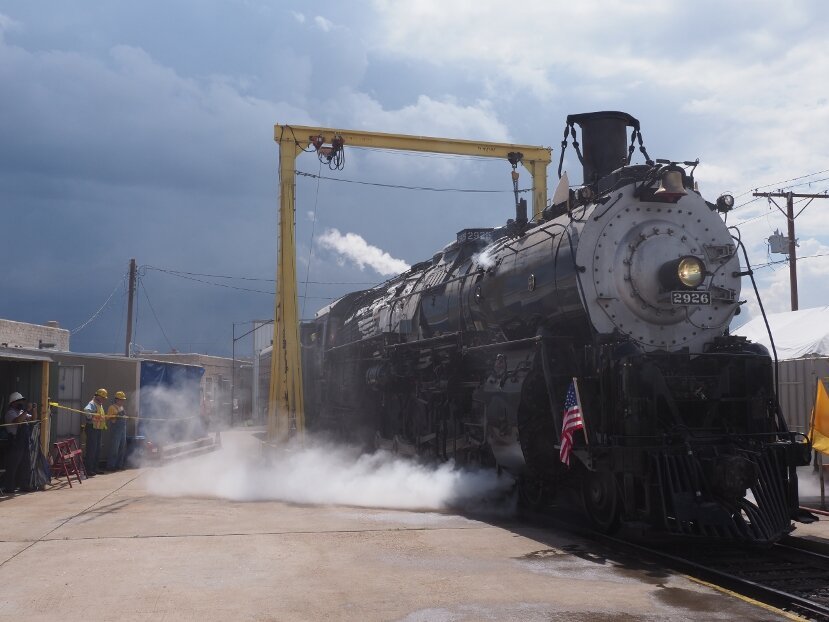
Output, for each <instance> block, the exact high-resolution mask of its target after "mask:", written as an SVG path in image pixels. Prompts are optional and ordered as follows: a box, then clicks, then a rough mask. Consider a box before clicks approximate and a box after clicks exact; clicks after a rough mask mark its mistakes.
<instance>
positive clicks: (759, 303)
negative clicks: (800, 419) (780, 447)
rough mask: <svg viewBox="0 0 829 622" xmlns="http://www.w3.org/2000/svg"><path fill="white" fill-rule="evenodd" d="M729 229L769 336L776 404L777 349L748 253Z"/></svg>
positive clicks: (739, 239) (777, 397)
mask: <svg viewBox="0 0 829 622" xmlns="http://www.w3.org/2000/svg"><path fill="white" fill-rule="evenodd" d="M729 229H733V230H735V231H736V232H737V235H736V236H734V235H732V236H731V239H733V240H736V241H737V245H738V246H739V247H740V248H741V249H743V257H745V260H746V269H747V270H748V277H749V278H750V279H751V286H752V287H753V288H754V296H755V297H756V298H757V304H758V305H760V313H761V314H762V315H763V323H764V324H765V325H766V332H767V333H768V335H769V343H770V344H771V351H772V353H773V354H774V401H775V403H778V401H779V399H780V397H779V396H780V378H779V375H780V374H779V373H778V372H779V370H778V361H777V348H776V347H775V345H774V337H773V336H772V334H771V326H769V320H768V318H767V317H766V309H765V308H764V307H763V300H762V299H761V298H760V292H759V291H758V290H757V282H756V281H755V280H754V271H753V270H752V269H751V264H750V263H749V261H748V252H746V247H745V245H744V244H743V240H742V239H741V238H740V236H739V233H740V230H739V229H737V227H729ZM779 416H780V415H779V406H778V417H779ZM784 423H785V422H784Z"/></svg>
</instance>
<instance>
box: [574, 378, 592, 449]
mask: <svg viewBox="0 0 829 622" xmlns="http://www.w3.org/2000/svg"><path fill="white" fill-rule="evenodd" d="M573 388H575V390H576V401H577V402H578V403H579V409H581V433H582V434H584V444H585V445H589V444H590V441H589V440H587V419H586V418H585V416H584V403H583V402H582V401H581V395H579V382H578V380H577V379H576V378H575V377H573Z"/></svg>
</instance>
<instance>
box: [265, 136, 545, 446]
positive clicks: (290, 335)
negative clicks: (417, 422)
mask: <svg viewBox="0 0 829 622" xmlns="http://www.w3.org/2000/svg"><path fill="white" fill-rule="evenodd" d="M334 137H337V138H338V139H341V140H342V142H343V144H344V146H345V148H348V147H366V148H374V149H389V150H394V151H420V152H426V153H444V154H451V155H462V156H478V157H485V158H501V159H504V160H507V159H508V158H509V157H510V156H511V154H515V153H520V154H521V163H522V164H523V165H524V167H525V168H526V169H527V170H528V171H529V173H530V175H531V177H532V180H533V199H532V207H533V214H535V215H536V217H538V216H539V215H540V214H541V212H542V210H543V209H544V207H545V206H546V205H547V166H548V165H549V164H550V161H551V159H552V152H551V149H550V148H549V147H538V146H533V145H515V144H510V143H493V142H482V141H474V140H458V139H451V138H436V137H431V136H410V135H406V134H385V133H382V132H364V131H357V130H338V129H334V128H325V127H312V126H304V125H275V126H274V140H275V141H276V142H277V143H279V240H278V250H277V271H276V300H275V309H274V318H275V322H274V324H275V326H274V340H273V350H272V353H271V382H270V392H269V399H268V439H269V440H272V441H276V440H283V439H284V438H286V437H287V436H288V435H289V434H290V430H291V421H292V419H293V420H294V421H295V426H296V430H297V433H298V434H299V435H302V434H303V432H304V429H305V416H304V407H303V397H302V366H301V360H300V348H299V311H298V310H299V304H298V299H297V280H296V237H295V218H294V213H295V210H294V187H295V171H296V159H297V156H299V154H300V153H303V152H304V151H306V150H307V149H308V147H309V146H311V145H312V144H314V143H315V142H316V143H317V144H319V143H323V144H330V143H331V141H332V139H333V138H334Z"/></svg>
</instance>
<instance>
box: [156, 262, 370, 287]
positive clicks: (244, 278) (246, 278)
mask: <svg viewBox="0 0 829 622" xmlns="http://www.w3.org/2000/svg"><path fill="white" fill-rule="evenodd" d="M141 268H142V269H145V270H156V271H158V272H166V273H167V274H172V275H174V276H180V275H187V276H203V277H207V278H211V279H229V280H234V281H262V282H265V283H276V279H260V278H255V277H249V276H231V275H227V274H206V273H204V272H187V271H185V270H175V269H173V268H159V267H157V266H149V265H144V266H141ZM308 282H309V283H311V284H312V285H377V282H376V281H308ZM216 285H218V283H216Z"/></svg>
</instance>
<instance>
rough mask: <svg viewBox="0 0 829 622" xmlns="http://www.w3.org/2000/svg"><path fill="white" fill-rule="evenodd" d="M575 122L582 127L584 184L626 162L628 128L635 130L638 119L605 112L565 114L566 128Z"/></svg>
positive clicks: (613, 112) (623, 114) (620, 113)
mask: <svg viewBox="0 0 829 622" xmlns="http://www.w3.org/2000/svg"><path fill="white" fill-rule="evenodd" d="M574 123H578V124H579V126H581V141H580V142H581V146H582V150H583V159H584V162H582V167H583V171H584V182H583V183H584V184H592V183H594V182H595V181H597V180H599V179H601V178H602V177H604V176H605V175H608V174H609V173H611V172H613V171H615V170H616V169H617V168H619V167H621V166H624V165H625V164H626V163H627V158H628V136H627V128H628V127H632V128H634V129H635V130H638V129H639V121H638V119H636V118H634V117H632V116H631V115H629V114H628V113H626V112H617V111H612V110H607V111H603V112H585V113H582V114H571V115H568V116H567V125H568V126H572V125H573V124H574Z"/></svg>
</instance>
